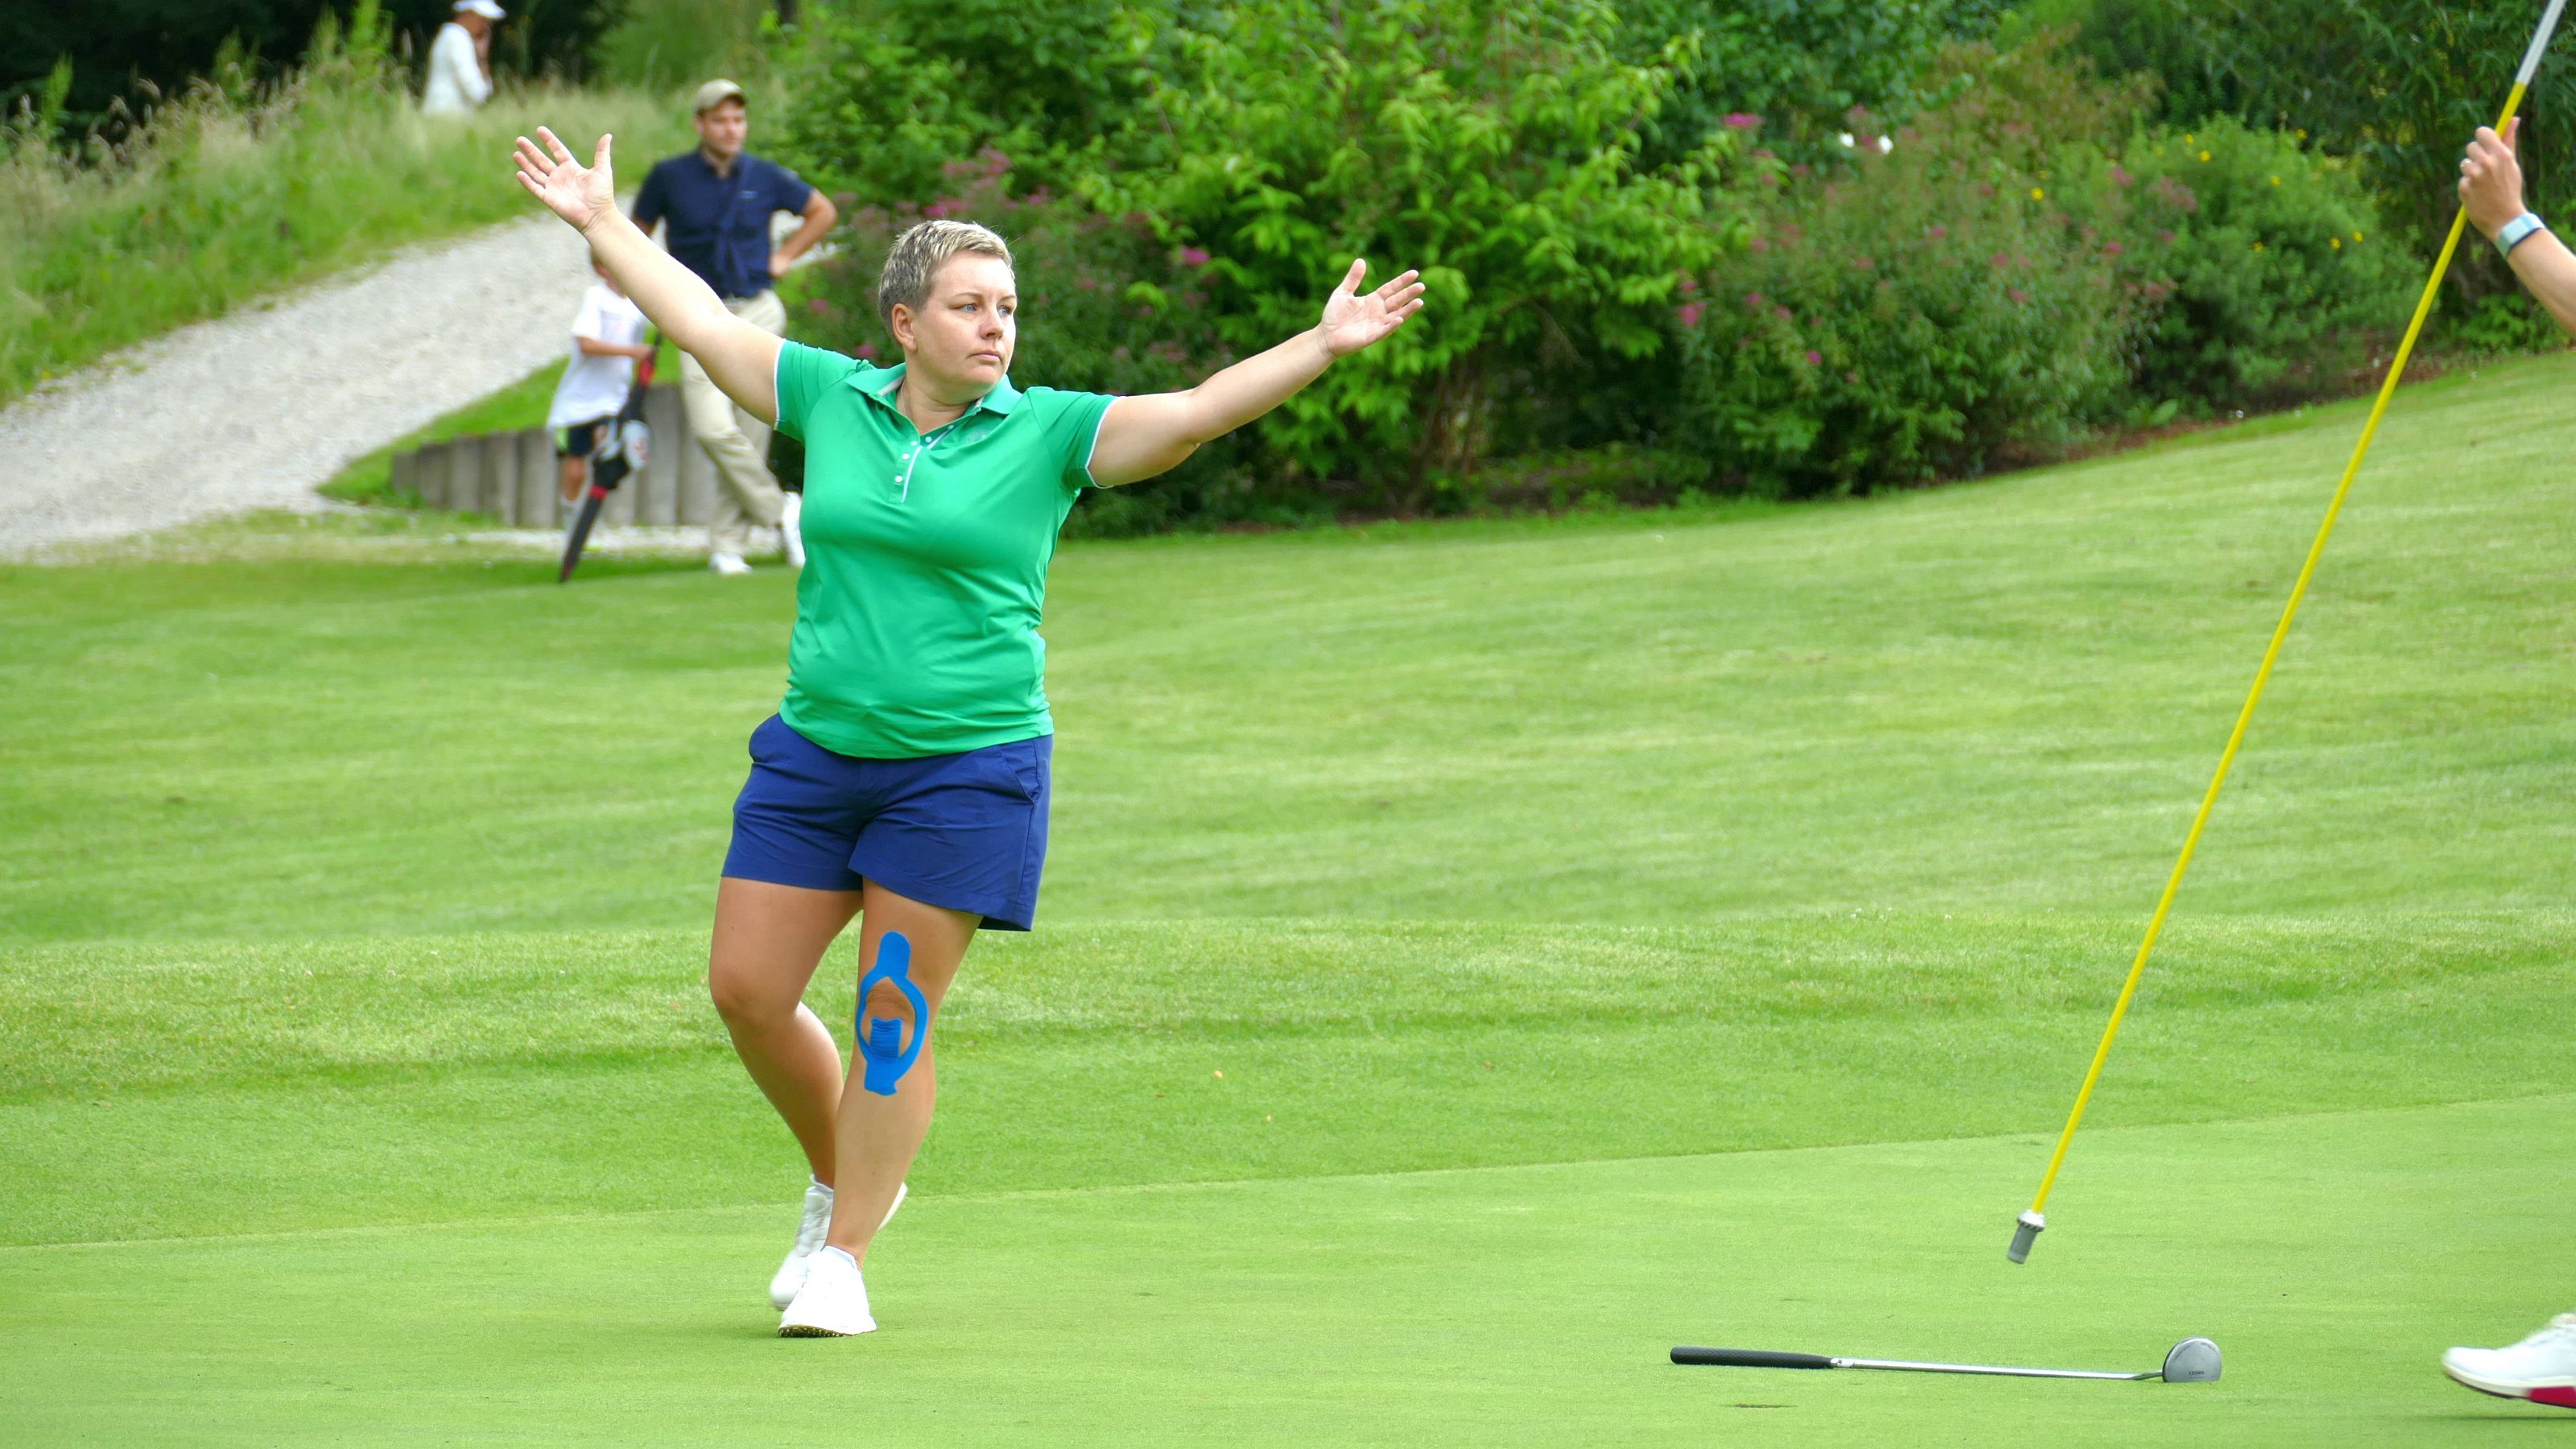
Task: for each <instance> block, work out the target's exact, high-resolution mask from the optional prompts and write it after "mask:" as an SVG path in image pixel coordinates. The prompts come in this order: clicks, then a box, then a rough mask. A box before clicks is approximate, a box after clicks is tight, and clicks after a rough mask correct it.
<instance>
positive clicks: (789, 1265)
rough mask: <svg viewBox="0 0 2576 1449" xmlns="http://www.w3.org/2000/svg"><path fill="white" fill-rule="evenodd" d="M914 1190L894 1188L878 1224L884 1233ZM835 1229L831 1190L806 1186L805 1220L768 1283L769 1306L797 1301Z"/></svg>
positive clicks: (899, 1185)
mask: <svg viewBox="0 0 2576 1449" xmlns="http://www.w3.org/2000/svg"><path fill="white" fill-rule="evenodd" d="M911 1190H912V1188H911V1185H910V1184H908V1183H901V1182H898V1183H896V1184H895V1185H894V1207H889V1208H887V1209H886V1215H885V1222H883V1223H879V1224H877V1227H878V1229H879V1230H880V1231H882V1230H883V1229H884V1227H885V1225H886V1223H890V1222H893V1221H894V1211H895V1208H899V1207H902V1206H903V1199H904V1195H905V1194H906V1193H908V1192H910V1191H911ZM831 1226H832V1190H831V1189H830V1188H828V1187H825V1186H823V1185H822V1184H821V1183H819V1182H816V1183H808V1184H806V1187H805V1217H804V1220H803V1221H801V1222H799V1223H797V1225H796V1246H794V1247H792V1248H789V1249H788V1250H787V1261H786V1262H784V1263H781V1264H779V1265H778V1272H777V1275H776V1276H774V1277H772V1278H771V1279H770V1280H769V1306H770V1307H772V1308H777V1309H784V1308H786V1307H787V1305H788V1304H790V1303H793V1302H795V1301H796V1292H797V1290H798V1289H800V1288H803V1287H804V1286H805V1269H806V1265H807V1264H809V1263H811V1262H812V1261H813V1259H814V1254H815V1253H816V1252H817V1251H819V1250H820V1249H821V1248H822V1246H823V1234H824V1233H825V1232H827V1231H829V1230H830V1228H831Z"/></svg>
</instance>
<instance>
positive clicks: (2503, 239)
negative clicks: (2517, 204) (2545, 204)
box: [2495, 211, 2549, 257]
mask: <svg viewBox="0 0 2576 1449" xmlns="http://www.w3.org/2000/svg"><path fill="white" fill-rule="evenodd" d="M2547 230H2549V224H2548V223H2547V222H2544V221H2542V220H2541V219H2540V218H2539V217H2537V216H2535V215H2533V214H2532V213H2530V212H2528V211H2526V212H2524V213H2523V214H2522V215H2520V216H2517V217H2515V218H2514V219H2513V220H2511V221H2508V222H2506V223H2505V224H2504V227H2503V229H2502V230H2500V231H2498V232H2497V233H2496V243H2495V244H2496V255H2497V256H2500V257H2511V256H2512V255H2513V249H2514V248H2515V247H2518V246H2520V245H2522V244H2523V243H2524V242H2526V241H2529V240H2530V239H2531V234H2532V233H2533V232H2536V231H2547Z"/></svg>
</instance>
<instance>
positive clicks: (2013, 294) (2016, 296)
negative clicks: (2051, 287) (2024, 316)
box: [2004, 287, 2030, 306]
mask: <svg viewBox="0 0 2576 1449" xmlns="http://www.w3.org/2000/svg"><path fill="white" fill-rule="evenodd" d="M2004 295H2005V296H2007V297H2010V298H2012V299H2013V303H2014V305H2015V306H2019V305H2020V304H2021V303H2024V302H2027V301H2029V300H2030V293H2028V292H2025V291H2023V290H2022V289H2021V288H2019V287H2006V288H2004Z"/></svg>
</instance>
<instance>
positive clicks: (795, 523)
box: [778, 493, 805, 569]
mask: <svg viewBox="0 0 2576 1449" xmlns="http://www.w3.org/2000/svg"><path fill="white" fill-rule="evenodd" d="M804 518H805V495H804V494H802V493H790V494H788V495H787V501H786V503H785V504H784V505H782V506H781V507H780V509H779V511H778V547H779V549H780V551H781V552H783V553H785V554H786V555H787V566H788V567H789V568H791V569H801V568H803V567H805V530H804V528H803V526H802V525H803V521H804Z"/></svg>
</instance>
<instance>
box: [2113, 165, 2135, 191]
mask: <svg viewBox="0 0 2576 1449" xmlns="http://www.w3.org/2000/svg"><path fill="white" fill-rule="evenodd" d="M2111 179H2112V180H2113V181H2116V182H2118V183H2119V184H2120V185H2122V186H2129V185H2133V184H2135V183H2136V181H2137V179H2138V178H2136V177H2134V176H2132V175H2130V174H2129V173H2128V172H2126V171H2124V170H2122V169H2121V168H2120V163H2119V162H2117V161H2114V162H2112V163H2111Z"/></svg>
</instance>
